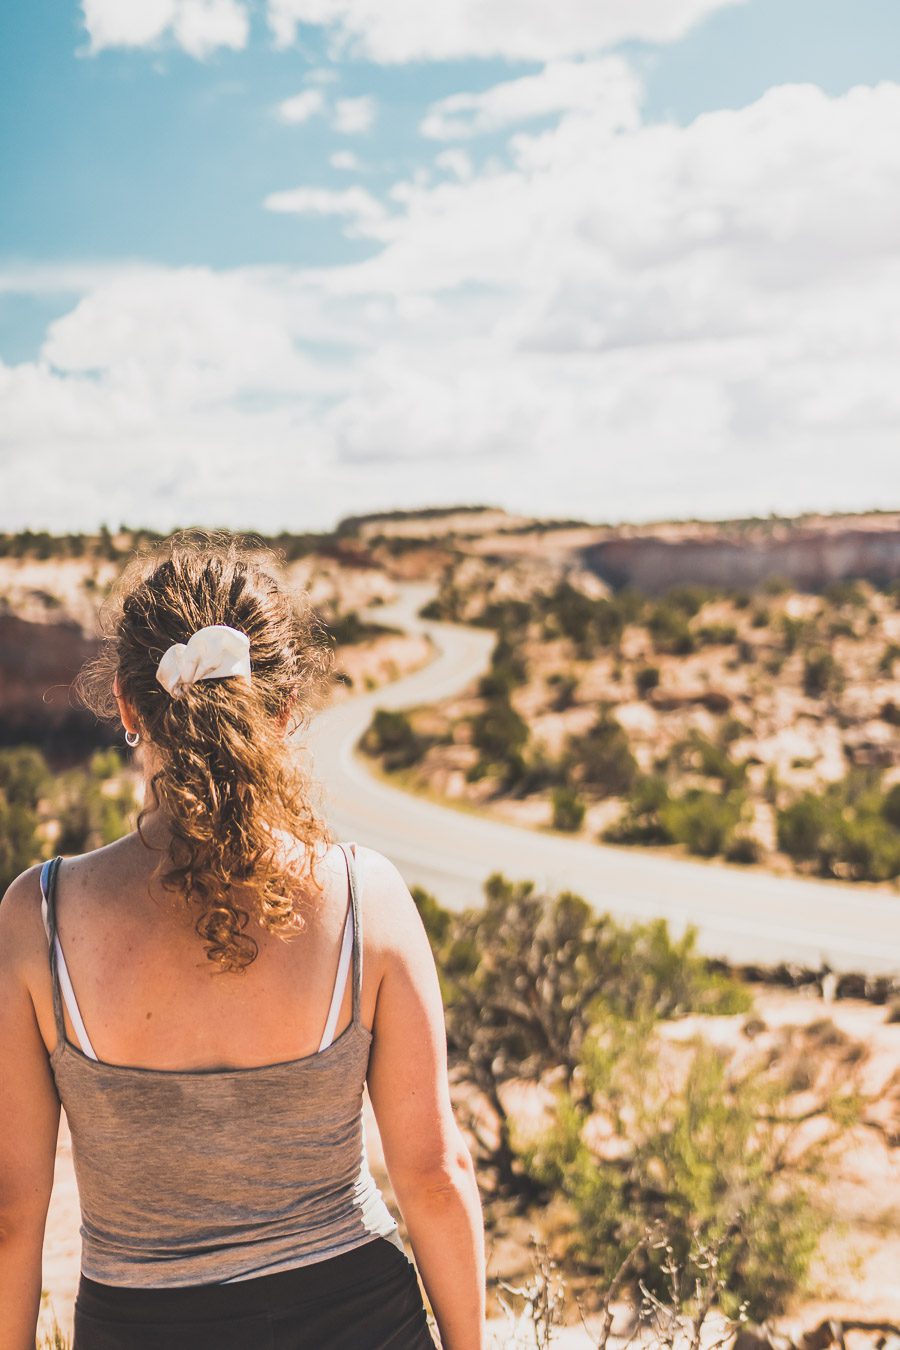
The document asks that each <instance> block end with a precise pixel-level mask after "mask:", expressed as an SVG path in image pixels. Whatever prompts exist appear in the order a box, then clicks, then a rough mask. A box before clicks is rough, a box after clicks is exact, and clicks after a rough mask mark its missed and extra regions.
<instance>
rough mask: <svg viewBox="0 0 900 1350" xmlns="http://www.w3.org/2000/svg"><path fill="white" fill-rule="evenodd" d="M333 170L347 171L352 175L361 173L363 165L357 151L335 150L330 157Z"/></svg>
mask: <svg viewBox="0 0 900 1350" xmlns="http://www.w3.org/2000/svg"><path fill="white" fill-rule="evenodd" d="M328 163H329V164H330V165H331V167H332V168H333V169H346V170H347V171H348V172H350V173H361V172H362V168H363V164H362V160H361V159H360V157H359V155H358V154H357V153H356V151H355V150H335V151H334V153H333V154H331V155H329V156H328Z"/></svg>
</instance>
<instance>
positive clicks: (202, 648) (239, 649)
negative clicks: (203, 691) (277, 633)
mask: <svg viewBox="0 0 900 1350" xmlns="http://www.w3.org/2000/svg"><path fill="white" fill-rule="evenodd" d="M229 675H241V676H243V678H244V679H245V680H247V681H248V682H249V680H250V639H249V638H248V637H247V634H246V633H242V632H240V631H239V629H237V628H229V627H228V625H227V624H224V623H215V624H211V625H210V626H209V627H208V628H198V629H197V632H196V633H194V634H192V636H191V637H190V638H189V639H188V641H187V642H186V643H184V642H176V643H174V644H173V645H172V646H171V647H170V648H169V650H168V651H167V652H166V653H165V655H164V656H163V658H162V660H161V661H160V663H159V665H158V666H157V668H156V678H157V679H158V680H159V682H160V684H161V685H162V686H163V687H164V688H165V689H168V691H169V693H170V694H171V695H172V697H173V698H181V696H182V694H183V693H184V690H185V688H186V686H187V685H189V684H193V683H194V682H195V681H196V680H224V679H227V678H228V676H229Z"/></svg>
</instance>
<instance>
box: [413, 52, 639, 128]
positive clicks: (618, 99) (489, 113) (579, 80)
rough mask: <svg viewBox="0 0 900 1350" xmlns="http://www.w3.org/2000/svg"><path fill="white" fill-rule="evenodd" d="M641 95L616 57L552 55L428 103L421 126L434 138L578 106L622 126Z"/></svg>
mask: <svg viewBox="0 0 900 1350" xmlns="http://www.w3.org/2000/svg"><path fill="white" fill-rule="evenodd" d="M640 99H641V84H640V81H639V80H638V78H637V76H636V75H635V73H634V71H633V69H632V68H631V66H630V65H628V63H627V62H626V61H623V60H621V59H620V58H618V57H612V56H610V57H605V58H603V59H600V60H594V61H551V62H549V63H548V64H547V65H546V66H545V67H544V68H543V70H541V71H540V72H539V73H538V74H537V75H523V76H521V77H520V78H519V79H516V80H505V81H504V82H503V83H502V84H495V85H492V86H491V88H489V89H485V90H483V91H482V92H481V93H477V94H470V93H460V94H450V95H449V96H448V97H447V98H442V99H440V100H439V101H438V102H437V103H433V104H432V105H431V107H430V108H429V109H428V111H427V113H426V114H425V116H424V118H423V119H422V122H421V123H420V126H419V130H420V131H421V133H422V135H423V136H429V137H431V138H432V139H434V140H439V141H450V140H458V139H460V138H463V137H466V136H477V135H479V134H481V133H482V132H488V131H498V130H500V129H501V128H503V127H507V126H510V125H512V124H513V123H516V122H524V121H526V120H527V119H528V118H531V117H542V116H545V115H546V114H548V113H559V112H565V111H571V110H576V109H577V110H579V111H581V112H591V113H593V114H594V121H595V124H596V123H597V122H599V120H600V118H601V117H603V116H605V118H606V120H607V122H608V125H609V128H610V130H616V131H621V130H622V129H623V128H626V127H628V128H633V127H635V126H637V124H638V121H639V108H640Z"/></svg>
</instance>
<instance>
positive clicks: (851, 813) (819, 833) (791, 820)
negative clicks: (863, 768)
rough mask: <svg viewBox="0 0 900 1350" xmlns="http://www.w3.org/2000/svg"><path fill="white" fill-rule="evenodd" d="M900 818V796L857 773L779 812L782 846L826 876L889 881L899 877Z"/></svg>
mask: <svg viewBox="0 0 900 1350" xmlns="http://www.w3.org/2000/svg"><path fill="white" fill-rule="evenodd" d="M897 786H900V785H897ZM894 813H897V814H896V815H895V814H894ZM892 817H893V819H892ZM898 817H900V792H896V790H895V788H892V789H890V790H889V791H888V793H886V794H884V795H883V794H882V793H881V791H880V788H879V786H878V783H877V781H873V779H872V778H871V776H870V775H868V774H866V773H864V772H863V773H855V774H853V773H852V774H849V775H848V776H847V778H846V779H844V781H843V782H841V783H833V784H830V785H829V787H827V788H826V789H825V791H824V792H823V793H822V794H821V795H820V796H817V795H816V794H815V793H813V792H804V793H802V794H801V795H800V796H799V797H797V798H795V800H794V801H792V802H790V803H789V804H788V805H787V806H785V807H783V808H782V809H781V810H780V811H778V812H777V816H776V828H777V837H778V847H779V848H780V849H782V850H783V851H784V852H785V853H787V854H788V855H789V856H790V857H792V858H793V859H794V860H795V861H796V862H799V863H811V862H815V863H816V864H817V870H818V871H820V872H821V873H822V874H823V875H825V876H837V877H842V878H844V879H846V880H850V881H889V880H891V879H893V878H894V877H896V876H900V825H898V824H897V819H898Z"/></svg>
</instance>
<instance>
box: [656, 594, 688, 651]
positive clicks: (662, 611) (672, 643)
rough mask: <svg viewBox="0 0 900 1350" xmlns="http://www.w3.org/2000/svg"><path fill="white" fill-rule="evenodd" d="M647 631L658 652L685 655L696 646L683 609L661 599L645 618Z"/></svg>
mask: <svg viewBox="0 0 900 1350" xmlns="http://www.w3.org/2000/svg"><path fill="white" fill-rule="evenodd" d="M647 631H648V632H649V634H650V636H651V638H652V639H653V645H654V647H655V648H656V650H657V651H658V652H663V653H668V654H669V655H671V656H687V655H688V654H689V653H690V652H692V651H693V650H694V648H695V646H696V642H695V640H694V635H693V633H692V632H691V630H690V627H689V625H688V620H687V617H686V615H685V613H684V610H683V609H680V608H679V607H678V606H677V605H674V604H671V603H667V602H666V601H664V600H661V601H660V602H659V603H658V604H657V605H655V606H654V608H653V610H652V611H651V614H650V617H649V618H648V619H647Z"/></svg>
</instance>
